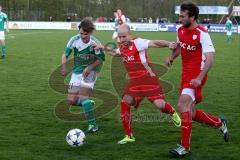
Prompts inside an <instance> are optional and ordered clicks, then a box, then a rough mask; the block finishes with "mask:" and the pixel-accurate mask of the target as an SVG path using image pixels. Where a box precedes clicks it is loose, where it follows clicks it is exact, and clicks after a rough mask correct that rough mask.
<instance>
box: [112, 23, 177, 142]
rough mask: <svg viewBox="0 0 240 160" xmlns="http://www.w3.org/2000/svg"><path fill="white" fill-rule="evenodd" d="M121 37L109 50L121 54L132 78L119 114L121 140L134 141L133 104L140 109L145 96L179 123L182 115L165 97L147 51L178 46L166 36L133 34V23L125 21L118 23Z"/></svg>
mask: <svg viewBox="0 0 240 160" xmlns="http://www.w3.org/2000/svg"><path fill="white" fill-rule="evenodd" d="M118 38H119V49H115V50H114V51H112V52H110V53H111V54H112V55H114V56H120V57H122V59H123V64H124V66H125V68H126V70H127V72H128V76H129V79H130V81H129V84H128V85H127V87H126V88H125V91H124V93H123V97H122V101H121V104H120V106H121V111H120V112H121V113H120V115H121V120H122V124H123V128H124V131H125V134H126V136H125V137H124V138H123V139H122V140H120V141H119V142H118V144H126V143H129V142H134V141H135V138H134V136H133V132H132V119H131V118H132V116H131V108H130V106H134V107H135V108H136V109H137V108H138V106H139V104H140V102H141V101H142V100H143V99H144V98H147V99H148V100H149V101H150V102H151V103H153V104H154V105H155V106H156V108H157V109H159V110H160V111H162V112H164V113H167V114H169V115H170V117H171V119H172V120H173V122H174V124H175V125H176V126H178V127H180V126H181V119H180V117H179V116H178V114H177V112H176V111H175V110H174V108H173V107H172V106H171V105H170V104H169V103H167V102H166V101H165V99H164V94H163V92H162V88H161V86H160V83H159V79H158V77H157V76H156V73H155V72H154V71H153V70H152V67H151V64H150V62H149V59H148V53H147V49H148V48H162V47H168V48H170V49H173V48H175V47H176V43H174V42H168V41H164V40H147V39H142V38H132V33H131V31H130V27H129V26H128V25H126V24H123V25H121V26H120V27H119V30H118Z"/></svg>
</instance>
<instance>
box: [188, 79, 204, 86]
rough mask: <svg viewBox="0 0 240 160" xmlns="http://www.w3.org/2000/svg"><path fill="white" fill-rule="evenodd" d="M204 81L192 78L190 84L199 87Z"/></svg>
mask: <svg viewBox="0 0 240 160" xmlns="http://www.w3.org/2000/svg"><path fill="white" fill-rule="evenodd" d="M201 83H202V81H201V80H200V79H198V78H196V79H192V80H191V82H190V85H191V86H193V87H194V88H197V87H199V86H200V85H201Z"/></svg>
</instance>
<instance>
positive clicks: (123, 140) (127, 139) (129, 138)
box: [118, 135, 135, 144]
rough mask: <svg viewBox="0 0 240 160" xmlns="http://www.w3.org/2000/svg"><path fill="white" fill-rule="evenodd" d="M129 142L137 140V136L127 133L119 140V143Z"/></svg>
mask: <svg viewBox="0 0 240 160" xmlns="http://www.w3.org/2000/svg"><path fill="white" fill-rule="evenodd" d="M129 142H135V138H134V137H130V136H128V135H126V136H125V137H124V138H123V139H122V140H121V141H118V144H126V143H129Z"/></svg>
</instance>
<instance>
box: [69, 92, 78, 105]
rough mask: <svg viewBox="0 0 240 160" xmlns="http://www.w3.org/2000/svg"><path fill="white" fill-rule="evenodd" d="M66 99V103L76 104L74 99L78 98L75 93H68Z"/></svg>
mask: <svg viewBox="0 0 240 160" xmlns="http://www.w3.org/2000/svg"><path fill="white" fill-rule="evenodd" d="M67 100H68V104H70V105H74V104H76V101H77V100H78V95H77V93H68V96H67Z"/></svg>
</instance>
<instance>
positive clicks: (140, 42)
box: [118, 38, 164, 108]
mask: <svg viewBox="0 0 240 160" xmlns="http://www.w3.org/2000/svg"><path fill="white" fill-rule="evenodd" d="M131 42H132V45H131V46H130V47H129V48H121V47H120V49H119V52H118V54H119V55H120V56H121V57H122V60H123V64H124V66H125V68H126V70H127V72H128V76H129V78H130V82H129V84H128V85H127V87H126V88H125V91H124V94H123V95H125V94H128V95H131V96H132V97H134V98H135V100H136V105H135V108H137V107H138V105H139V103H140V102H141V101H142V100H143V99H144V98H145V97H146V98H147V99H148V100H149V101H150V102H152V103H153V102H154V101H155V100H156V99H164V95H163V91H162V88H161V86H160V82H159V79H158V77H157V76H150V73H149V71H148V70H147V69H149V68H150V67H151V64H150V62H149V59H148V53H147V49H148V43H149V40H146V39H141V38H136V39H133V40H132V41H131ZM151 70H152V69H151ZM152 71H153V70H152Z"/></svg>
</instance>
